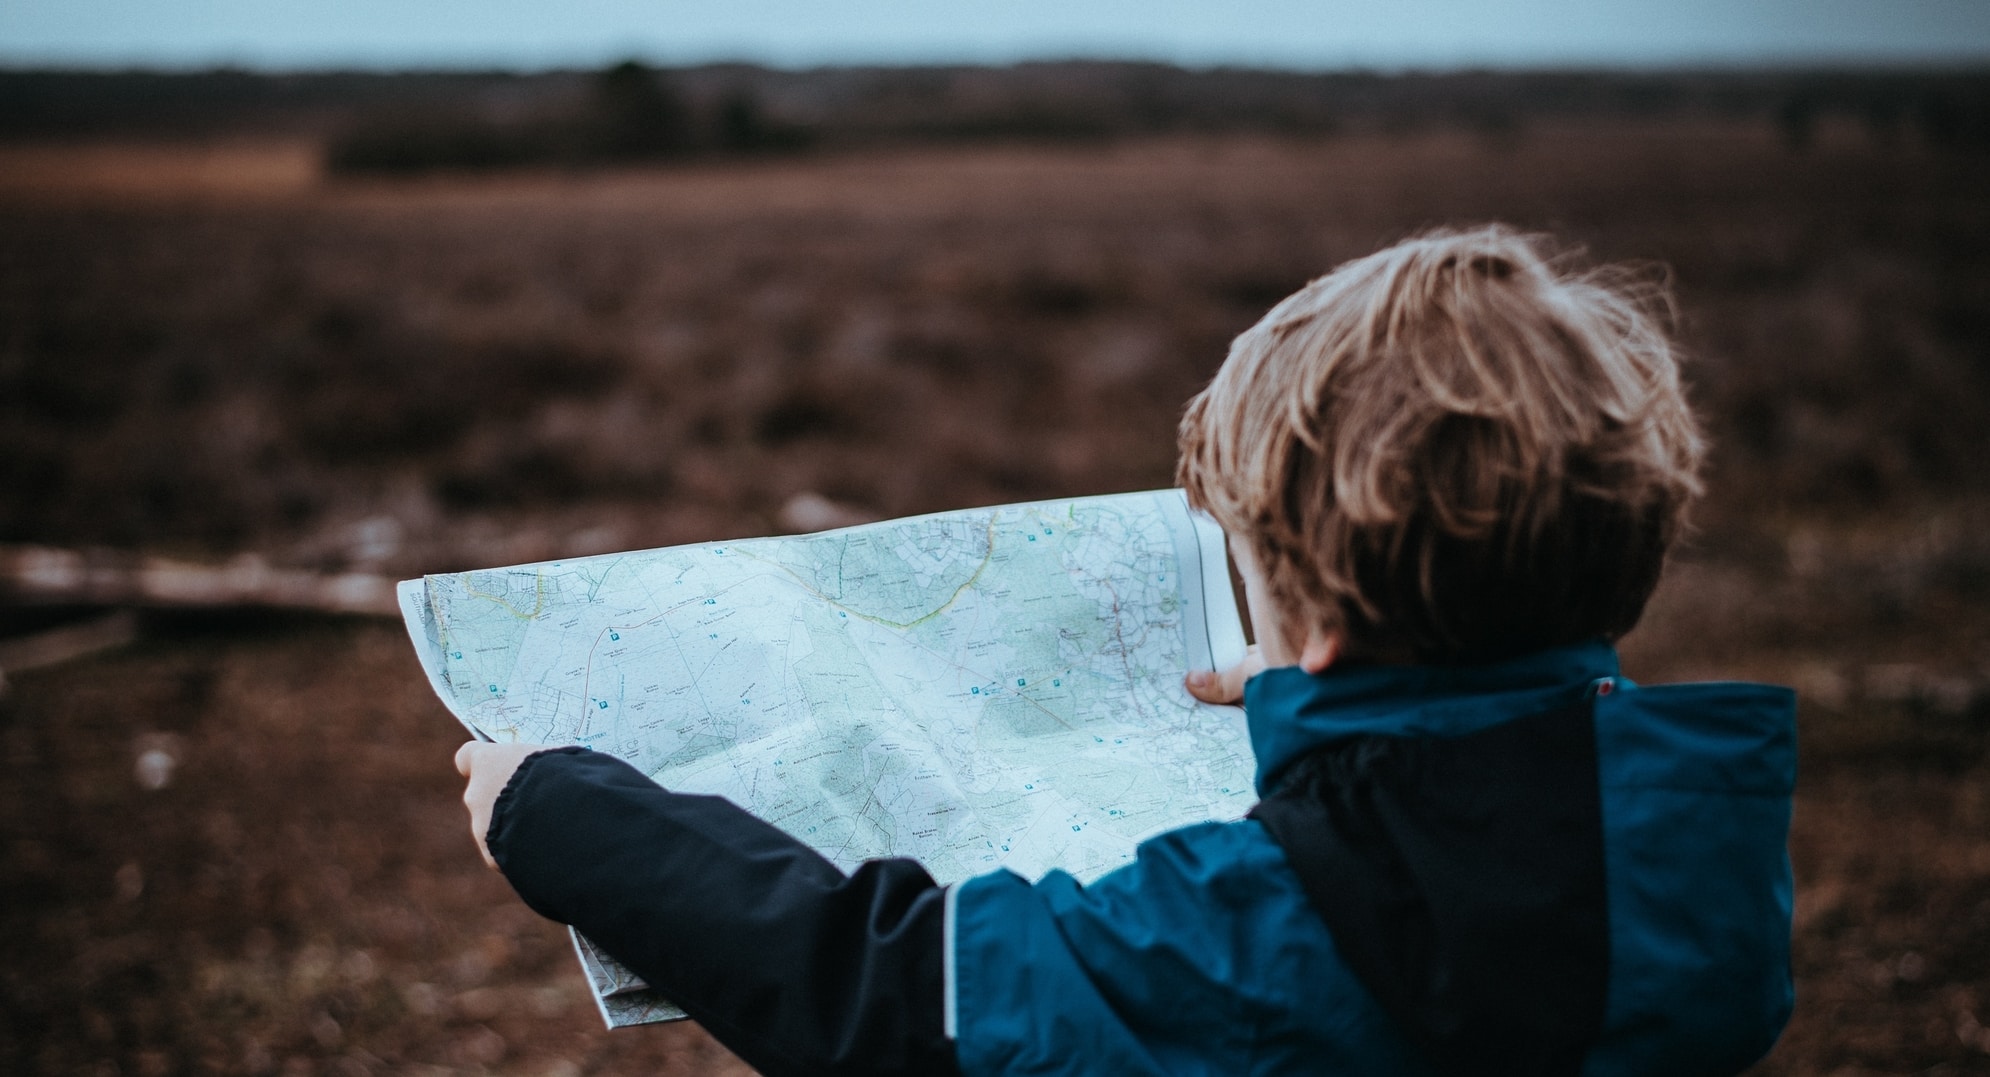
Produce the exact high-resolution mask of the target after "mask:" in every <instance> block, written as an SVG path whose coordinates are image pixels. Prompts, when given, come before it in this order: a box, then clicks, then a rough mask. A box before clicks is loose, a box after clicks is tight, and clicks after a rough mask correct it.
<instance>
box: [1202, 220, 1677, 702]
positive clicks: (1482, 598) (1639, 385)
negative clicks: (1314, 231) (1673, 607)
mask: <svg viewBox="0 0 1990 1077" xmlns="http://www.w3.org/2000/svg"><path fill="white" fill-rule="evenodd" d="M1666 303H1667V297H1666V293H1665V291H1664V289H1663V287H1662V286H1661V285H1659V284H1655V283H1651V282H1649V281H1648V280H1644V281H1641V280H1640V279H1639V278H1638V277H1637V276H1636V275H1634V274H1631V273H1628V272H1623V271H1616V270H1609V269H1603V270H1589V271H1584V272H1578V271H1576V270H1574V269H1571V268H1570V267H1569V266H1568V265H1567V261H1566V259H1564V258H1561V257H1559V256H1556V255H1554V254H1552V253H1551V252H1550V251H1549V249H1548V248H1547V246H1546V244H1545V241H1543V240H1542V239H1540V238H1538V237H1531V236H1525V235H1521V234H1518V233H1516V232H1513V231H1511V230H1508V229H1505V228H1502V227H1486V228H1480V229H1476V230H1472V231H1464V232H1449V231H1447V232H1439V233H1433V234H1429V235H1425V236H1422V237H1420V238H1416V239H1412V240H1408V241H1406V242H1403V243H1400V244H1398V245H1396V246H1394V247H1390V248H1388V249H1387V250H1383V251H1380V252H1378V253H1376V254H1372V255H1370V256H1368V257H1366V258H1362V259H1358V260H1356V261H1353V262H1349V263H1347V264H1345V265H1343V266H1341V267H1339V268H1338V269H1336V270H1334V271H1333V272H1332V273H1330V274H1328V275H1327V276H1325V277H1322V278H1320V279H1318V280H1316V281H1313V282H1312V283H1311V284H1308V285H1307V286H1306V287H1304V288H1302V289H1300V290H1299V291H1298V292H1297V293H1295V294H1294V295H1292V296H1291V297H1289V298H1287V299H1286V300H1285V301H1284V302H1282V303H1280V304H1278V306H1276V307H1274V308H1272V310H1271V312H1270V313H1269V314H1267V315H1265V317H1264V318H1263V320H1261V321H1259V322H1258V324H1257V325H1255V326H1252V327H1251V328H1250V329H1248V330H1246V331H1245V332H1244V333H1243V334H1242V335H1240V336H1239V337H1237V339H1236V341H1235V342H1234V343H1233V344H1232V345H1231V347H1230V355H1229V358H1228V359H1227V360H1225V362H1224V364H1223V367H1222V369H1221V370H1220V371H1218V373H1217V375H1216V377H1215V379H1214V380H1213V381H1212V382H1211V383H1210V385H1209V387H1208V388H1207V389H1205V390H1203V391H1202V393H1201V394H1199V395H1198V396H1197V397H1196V398H1195V399H1194V400H1193V401H1191V402H1190V404H1189V407H1188V412H1187V414H1186V416H1185V417H1184V418H1183V420H1182V427H1181V450H1182V455H1181V464H1180V470H1179V480H1180V482H1181V484H1182V486H1184V487H1185V488H1186V489H1187V491H1188V494H1189V498H1190V500H1191V502H1192V503H1194V504H1195V505H1197V506H1198V507H1200V508H1202V509H1204V510H1206V511H1208V512H1209V513H1210V514H1211V515H1213V516H1214V517H1215V518H1216V520H1217V521H1218V522H1219V523H1221V524H1222V525H1223V527H1224V529H1225V530H1226V531H1228V532H1229V533H1230V534H1231V536H1232V538H1233V540H1234V541H1241V542H1244V543H1246V544H1247V545H1248V548H1249V550H1250V552H1251V554H1252V556H1253V559H1254V560H1255V561H1256V563H1257V565H1258V568H1259V571H1260V573H1261V574H1262V576H1263V577H1264V580H1265V583H1266V586H1267V588H1268V590H1269V591H1270V597H1271V599H1272V601H1273V602H1274V603H1275V604H1276V606H1277V607H1278V609H1277V613H1278V614H1279V616H1280V620H1281V623H1282V624H1284V625H1285V626H1286V627H1287V631H1288V634H1290V635H1292V636H1293V637H1294V638H1303V637H1304V634H1305V633H1306V631H1307V630H1308V629H1310V628H1318V629H1321V630H1326V631H1340V632H1342V633H1344V637H1345V645H1346V653H1347V654H1349V655H1350V656H1351V657H1356V658H1365V659H1369V660H1380V661H1420V662H1447V661H1451V662H1455V661H1473V660H1480V659H1489V658H1497V657H1501V656H1504V655H1510V654H1518V653H1522V652H1524V651H1529V650H1534V649H1538V648H1542V647H1548V646H1554V645H1558V644H1565V643H1574V642H1578V641H1582V640H1588V639H1596V638H1604V639H1615V638H1616V637H1618V636H1620V635H1622V634H1623V633H1624V632H1626V631H1629V629H1630V628H1631V626H1632V625H1633V624H1635V623H1636V621H1637V619H1638V616H1639V614H1640V613H1642V612H1643V610H1644V605H1645V601H1646V599H1647V598H1649V597H1650V595H1651V591H1652V588H1653V587H1654V586H1656V585H1657V583H1658V576H1659V571H1660V569H1661V567H1662V565H1663V562H1664V558H1665V551H1666V548H1667V547H1668V546H1669V545H1670V543H1671V541H1672V539H1673V537H1674V536H1675V535H1676V534H1677V533H1678V531H1679V528H1680V527H1681V524H1682V520H1683V516H1684V512H1685V509H1686V506H1687V504H1688V503H1689V502H1690V501H1691V500H1692V498H1693V497H1694V496H1695V495H1697V494H1698V492H1699V481H1698V478H1697V471H1698V468H1699V463H1700V456H1701V452H1702V443H1701V438H1700V433H1699V429H1698V425H1697V424H1696V423H1695V421H1694V418H1693V415H1692V412H1691V410H1690V408H1689V407H1688V405H1687V403H1686V399H1685V395H1684V393H1683V391H1682V389H1681V387H1680V383H1679V372H1678V365H1677V361H1676V359H1675V357H1674V354H1673V348H1672V345H1671V343H1670V341H1669V340H1668V338H1667V334H1666V331H1665V327H1664V325H1663V313H1664V310H1665V308H1666Z"/></svg>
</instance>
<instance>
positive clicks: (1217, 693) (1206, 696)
mask: <svg viewBox="0 0 1990 1077" xmlns="http://www.w3.org/2000/svg"><path fill="white" fill-rule="evenodd" d="M1182 687H1184V688H1186V689H1188V694H1189V695H1192V696H1194V697H1195V698H1197V699H1199V700H1202V701H1203V702H1204V703H1228V702H1230V700H1228V699H1225V698H1224V696H1223V675H1222V674H1221V673H1218V672H1216V671H1215V670H1213V669H1198V670H1195V671H1194V672H1192V673H1190V674H1189V675H1188V676H1186V677H1183V678H1182Z"/></svg>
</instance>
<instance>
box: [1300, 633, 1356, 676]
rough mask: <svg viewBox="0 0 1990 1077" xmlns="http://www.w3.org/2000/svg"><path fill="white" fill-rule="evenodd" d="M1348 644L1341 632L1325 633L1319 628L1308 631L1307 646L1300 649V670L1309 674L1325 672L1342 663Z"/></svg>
mask: <svg viewBox="0 0 1990 1077" xmlns="http://www.w3.org/2000/svg"><path fill="white" fill-rule="evenodd" d="M1346 643H1347V637H1346V636H1344V635H1342V634H1341V633H1340V632H1337V631H1335V632H1324V631H1321V630H1320V629H1319V628H1313V629H1310V630H1308V631H1307V633H1306V645H1305V646H1304V647H1301V648H1300V649H1299V668H1300V669H1303V670H1305V671H1306V672H1308V673H1320V672H1323V671H1325V670H1326V668H1327V667H1328V666H1331V665H1333V664H1334V663H1335V662H1338V661H1340V656H1341V651H1342V650H1343V649H1344V648H1345V647H1346Z"/></svg>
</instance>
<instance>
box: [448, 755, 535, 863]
mask: <svg viewBox="0 0 1990 1077" xmlns="http://www.w3.org/2000/svg"><path fill="white" fill-rule="evenodd" d="M551 747H554V746H553V745H551V744H491V743H489V742H486V741H481V740H473V741H471V742H469V743H468V744H465V745H463V746H462V747H461V748H458V749H456V773H458V774H461V775H462V776H464V777H465V778H468V779H470V784H469V785H468V786H467V787H466V788H465V789H464V790H463V806H464V807H466V808H468V809H470V836H471V837H472V838H475V839H476V841H477V851H478V852H479V853H482V854H483V856H484V863H486V864H489V865H490V866H491V869H492V870H493V871H495V870H497V861H495V860H493V859H491V850H490V847H489V846H488V845H485V844H484V836H485V835H486V834H488V833H490V829H491V809H492V808H493V807H494V806H496V804H497V798H498V794H499V793H502V792H504V787H505V785H506V784H507V783H508V782H510V781H511V775H512V773H513V772H515V771H516V770H518V764H520V763H523V762H525V757H526V756H528V755H533V754H536V753H538V752H543V751H545V750H546V749H548V748H551Z"/></svg>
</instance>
